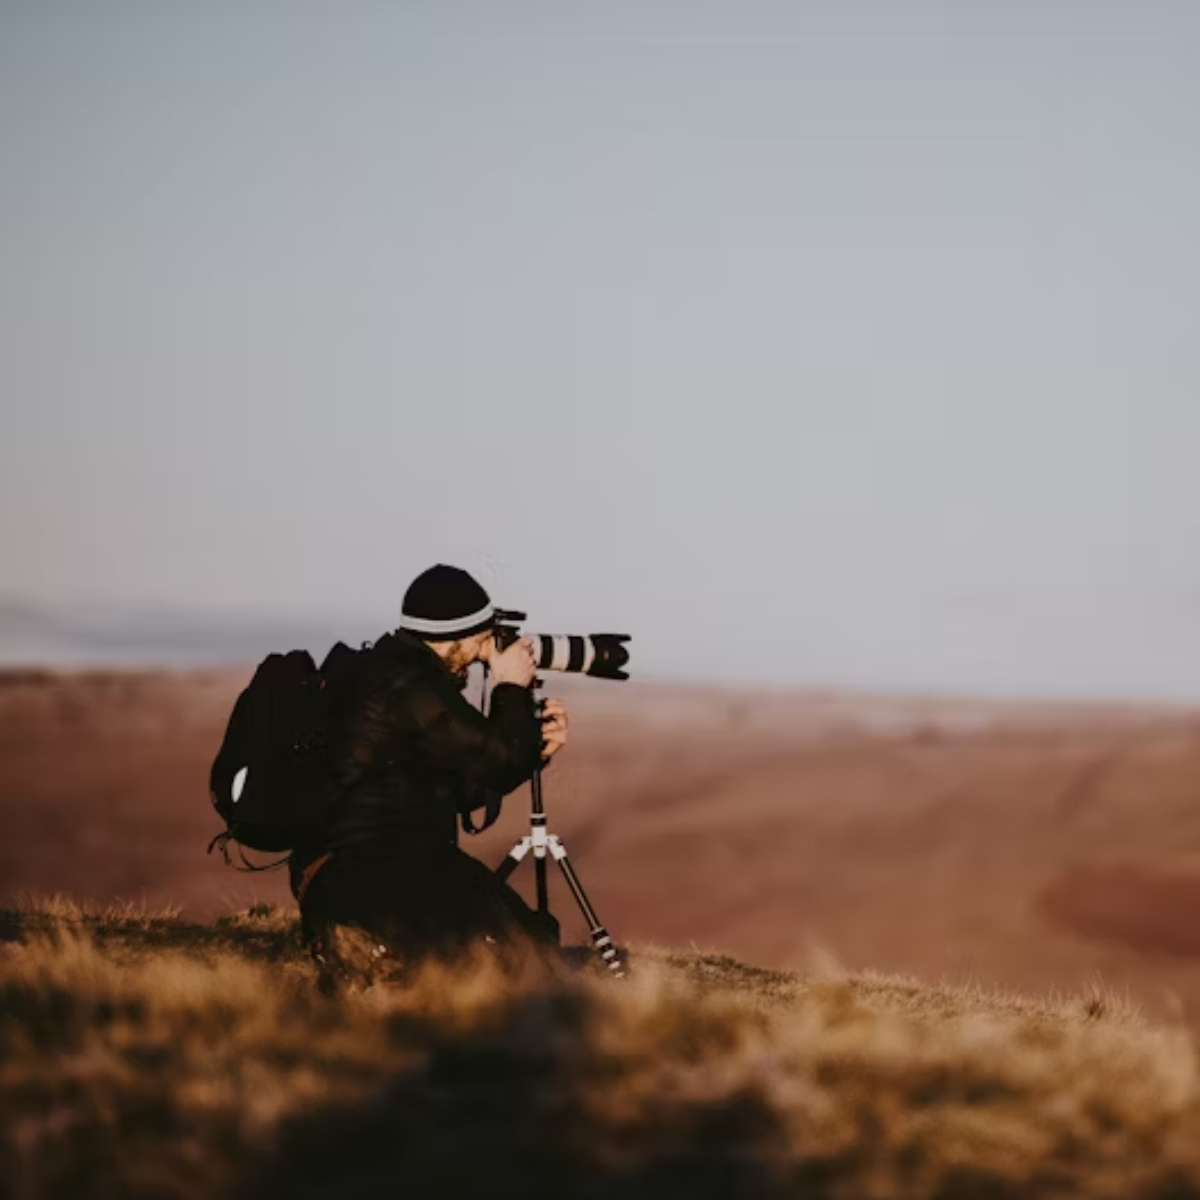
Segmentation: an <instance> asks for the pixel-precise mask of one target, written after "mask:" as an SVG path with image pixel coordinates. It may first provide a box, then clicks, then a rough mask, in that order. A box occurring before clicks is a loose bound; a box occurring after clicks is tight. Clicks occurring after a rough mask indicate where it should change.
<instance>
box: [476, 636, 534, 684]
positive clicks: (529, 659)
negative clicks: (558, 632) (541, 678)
mask: <svg viewBox="0 0 1200 1200" xmlns="http://www.w3.org/2000/svg"><path fill="white" fill-rule="evenodd" d="M488 667H489V668H490V669H491V672H492V682H493V683H515V684H516V685H517V686H518V687H528V686H529V685H530V684H531V683H532V682H533V677H534V676H535V675H536V674H537V661H536V660H535V659H534V657H533V643H532V642H531V641H530V640H529V639H528V638H521V639H520V640H519V641H516V642H513V644H512V645H511V646H509V648H508V649H507V650H501V651H500V652H499V653H498V654H497V653H495V652H494V651H493V653H492V654H491V655H489V656H488Z"/></svg>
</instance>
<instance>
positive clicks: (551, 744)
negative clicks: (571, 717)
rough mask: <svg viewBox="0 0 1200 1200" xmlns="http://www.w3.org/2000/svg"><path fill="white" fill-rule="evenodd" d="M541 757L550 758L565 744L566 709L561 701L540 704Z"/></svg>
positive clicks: (547, 701) (548, 701)
mask: <svg viewBox="0 0 1200 1200" xmlns="http://www.w3.org/2000/svg"><path fill="white" fill-rule="evenodd" d="M542 738H543V739H544V748H543V750H542V755H543V757H545V758H552V757H553V756H554V755H555V754H557V753H558V752H559V751H560V750H561V749H562V748H563V747H564V746H565V745H566V744H567V708H566V705H565V704H563V702H562V701H561V700H545V701H543V702H542Z"/></svg>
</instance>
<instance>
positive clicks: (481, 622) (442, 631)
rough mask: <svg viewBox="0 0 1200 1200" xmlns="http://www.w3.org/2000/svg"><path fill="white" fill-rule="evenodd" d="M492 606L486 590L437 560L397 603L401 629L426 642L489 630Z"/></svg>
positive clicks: (464, 573)
mask: <svg viewBox="0 0 1200 1200" xmlns="http://www.w3.org/2000/svg"><path fill="white" fill-rule="evenodd" d="M494 622H495V609H494V608H493V607H492V601H491V599H490V598H489V596H488V594H487V592H485V591H484V590H483V588H481V587H480V586H479V584H478V583H476V582H475V580H474V579H472V578H471V576H470V575H468V574H467V573H466V571H460V570H459V569H458V567H448V566H446V564H445V563H438V564H437V566H435V567H430V568H429V570H428V571H422V572H421V574H420V575H418V576H417V577H416V579H414V580H413V581H412V584H411V585H410V586H409V589H408V591H407V592H405V593H404V602H403V603H402V604H401V605H400V628H401V629H407V630H408V631H409V632H410V633H415V634H418V635H419V636H420V637H421V638H423V639H424V640H425V641H427V642H447V641H452V640H453V639H454V638H464V637H470V636H471V635H472V634H474V633H482V632H483V631H484V630H485V629H490V628H491V627H492V625H493V624H494Z"/></svg>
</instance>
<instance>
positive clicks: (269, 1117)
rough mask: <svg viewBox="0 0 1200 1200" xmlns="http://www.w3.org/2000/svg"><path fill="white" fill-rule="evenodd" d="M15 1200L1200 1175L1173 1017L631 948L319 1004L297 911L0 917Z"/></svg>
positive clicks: (1159, 1194) (751, 1190) (852, 1188)
mask: <svg viewBox="0 0 1200 1200" xmlns="http://www.w3.org/2000/svg"><path fill="white" fill-rule="evenodd" d="M0 931H2V936H3V938H4V942H3V944H2V945H0V1129H3V1131H4V1133H3V1136H2V1139H0V1196H4V1197H13V1198H14V1200H16V1198H18V1197H20V1198H21V1200H43V1198H50V1197H68V1196H70V1197H75V1196H89V1197H96V1198H99V1200H104V1198H107V1197H114V1198H115V1197H118V1196H119V1197H168V1198H179V1200H184V1198H187V1200H192V1198H197V1197H209V1196H213V1197H215V1196H222V1197H224V1196H244V1197H247V1198H249V1197H256V1198H258V1197H268V1198H269V1197H279V1198H283V1197H288V1198H289V1200H293V1198H294V1200H304V1198H306V1197H317V1196H322V1197H323V1196H328V1195H337V1196H338V1197H339V1200H365V1198H367V1197H376V1196H388V1197H391V1196H395V1195H399V1194H404V1195H406V1196H418V1197H425V1196H429V1197H453V1196H477V1195H482V1194H499V1195H520V1196H523V1197H529V1198H540V1197H551V1196H553V1197H556V1198H558V1197H571V1196H587V1197H600V1196H604V1197H610V1196H611V1197H630V1198H633V1197H638V1198H641V1197H654V1198H655V1200H659V1198H661V1197H672V1196H684V1195H686V1196H688V1197H689V1198H692V1200H694V1198H701V1200H702V1198H704V1197H710V1196H711V1197H716V1196H722V1197H724V1196H730V1195H752V1196H756V1197H757V1196H762V1197H783V1196H793V1197H805V1198H821V1197H838V1198H846V1200H850V1198H855V1200H858V1198H862V1197H869V1198H878V1200H891V1198H895V1200H901V1198H907V1197H913V1198H916V1197H940V1198H944V1200H948V1198H951V1197H988V1198H992V1197H998V1198H1002V1197H1014V1198H1015V1197H1022V1198H1026V1197H1064V1196H1078V1197H1113V1198H1114V1200H1115V1198H1117V1197H1122V1198H1129V1200H1133V1198H1137V1197H1147V1198H1148V1197H1155V1198H1156V1200H1167V1198H1168V1197H1171V1198H1176V1200H1181V1198H1184V1197H1192V1196H1196V1197H1200V1089H1198V1086H1197V1069H1196V1054H1195V1047H1194V1045H1193V1042H1192V1039H1191V1037H1190V1035H1189V1034H1188V1032H1187V1031H1186V1030H1185V1029H1183V1028H1160V1027H1155V1026H1151V1025H1148V1024H1147V1023H1145V1022H1144V1021H1143V1020H1142V1019H1141V1018H1140V1016H1139V1015H1138V1014H1137V1012H1136V1011H1135V1010H1133V1009H1132V1007H1131V1006H1130V1005H1128V1003H1127V1002H1126V1001H1124V1000H1123V999H1122V998H1121V997H1117V996H1113V995H1112V994H1110V993H1109V992H1108V991H1107V990H1106V989H1105V988H1104V987H1103V985H1102V984H1100V983H1099V982H1098V983H1097V985H1096V987H1095V988H1094V989H1092V991H1091V992H1090V993H1089V994H1087V995H1085V996H1082V997H1058V998H1054V997H1052V998H1049V999H1045V1000H1036V999H1031V998H1025V997H1019V996H1010V995H1002V994H995V993H988V992H984V991H982V990H980V989H977V988H970V987H952V986H930V985H927V984H923V983H921V982H919V981H916V980H911V979H898V978H894V977H888V976H882V975H874V974H857V975H855V974H849V973H846V974H842V973H837V974H834V975H832V976H831V977H827V976H826V975H818V976H815V977H810V978H805V977H801V976H797V975H790V974H785V973H782V972H776V971H765V970H761V969H758V968H754V967H748V966H746V965H744V964H741V963H738V962H736V961H735V960H733V959H730V958H728V957H723V956H720V955H717V954H709V953H691V954H680V953H678V952H674V951H664V950H655V949H653V948H643V949H642V951H641V952H640V953H638V954H637V955H636V956H635V959H634V968H635V969H634V973H633V975H632V977H631V978H630V980H628V981H627V982H626V983H624V984H622V983H618V982H616V981H612V980H608V979H604V978H601V977H599V976H598V975H597V974H594V973H589V972H580V973H578V974H576V975H574V976H572V977H564V978H555V979H546V978H544V977H543V978H540V979H528V978H527V979H516V978H513V977H512V976H511V975H508V974H502V973H500V972H499V971H498V969H497V968H496V967H495V966H494V965H493V964H490V963H487V962H483V961H479V962H474V963H462V964H456V965H455V966H454V967H448V966H441V967H430V968H428V969H426V970H424V971H422V972H419V973H418V974H416V975H415V976H414V977H413V978H412V979H411V980H409V981H408V982H406V983H404V984H403V985H400V986H394V987H389V988H373V989H371V990H369V991H367V992H365V993H363V994H361V995H350V996H345V997H343V998H342V999H341V1000H330V999H327V998H325V997H323V996H321V995H320V994H318V992H317V991H316V989H315V987H314V986H313V975H312V970H311V967H310V966H309V964H308V962H307V960H306V958H305V956H304V954H303V951H302V948H301V946H300V943H299V938H298V936H297V931H296V928H295V924H294V919H293V917H292V916H291V915H290V914H288V913H284V912H279V911H277V910H273V909H269V908H266V907H258V908H256V909H254V910H252V911H251V912H249V913H245V914H241V915H239V916H237V917H231V918H228V919H226V920H224V921H222V922H218V923H217V924H216V925H212V926H198V925H191V924H188V923H186V922H184V921H183V920H182V919H181V918H180V916H179V914H178V913H173V912H171V913H163V914H155V913H147V912H145V911H144V910H140V909H137V908H134V907H123V908H119V909H107V910H103V911H101V910H96V909H91V908H88V907H87V906H79V905H76V904H73V903H71V902H69V901H66V900H64V899H62V898H57V897H56V898H51V899H49V900H44V901H37V900H32V899H31V900H27V901H26V902H25V903H24V904H23V906H21V907H20V908H18V909H14V910H11V911H8V912H5V913H3V914H0Z"/></svg>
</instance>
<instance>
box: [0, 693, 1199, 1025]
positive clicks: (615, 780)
mask: <svg viewBox="0 0 1200 1200" xmlns="http://www.w3.org/2000/svg"><path fill="white" fill-rule="evenodd" d="M247 678H248V673H247V672H246V671H243V670H222V671H205V672H191V673H180V674H171V673H165V672H164V673H154V674H125V673H116V672H107V673H105V672H96V673H80V674H63V675H59V674H55V673H51V672H37V671H10V672H7V673H5V674H3V675H0V807H2V814H3V822H4V829H5V836H4V838H3V839H0V897H11V896H13V895H15V894H16V893H18V892H22V891H35V892H41V893H47V892H66V893H69V894H71V895H72V896H75V897H84V898H90V899H94V900H96V901H99V902H109V901H112V900H115V899H119V898H120V899H127V900H134V901H137V902H139V903H144V904H146V905H148V906H150V907H151V908H158V907H162V906H165V905H178V906H181V907H182V909H183V912H184V914H185V915H186V916H187V917H188V918H189V919H207V918H212V917H214V916H217V915H220V914H228V913H230V912H233V911H236V910H241V909H246V908H248V907H249V906H250V905H251V904H253V903H255V902H269V903H274V904H278V905H281V906H284V907H287V906H288V905H289V904H290V897H289V896H288V893H287V889H286V886H285V883H284V881H283V879H282V878H281V876H280V875H279V874H262V875H241V874H237V873H235V872H233V871H231V870H230V869H229V868H227V867H226V866H225V865H224V864H223V863H222V862H221V861H220V859H219V857H218V856H217V855H215V854H214V855H211V856H208V855H206V854H205V846H206V845H207V843H208V841H209V839H210V838H211V837H212V836H213V834H215V833H216V832H217V831H218V829H219V825H218V823H217V821H216V820H215V816H214V814H213V813H212V811H211V809H210V806H209V803H208V799H207V794H206V777H207V769H208V763H209V761H210V759H211V757H212V754H213V752H214V750H215V748H216V746H217V744H218V742H219V739H220V736H221V733H222V731H223V728H224V723H225V720H226V718H227V716H228V713H229V709H230V707H231V705H232V702H233V699H234V698H235V696H236V694H237V692H238V690H239V688H240V687H242V686H243V685H244V683H245V682H246V679H247ZM548 690H549V691H551V692H552V693H557V694H561V695H563V696H565V697H566V698H567V699H568V701H569V703H570V705H571V711H572V716H573V724H572V743H571V746H570V747H569V748H568V750H567V751H566V752H565V753H564V754H563V755H562V757H561V758H560V759H559V760H558V761H557V762H556V763H555V764H554V766H553V767H552V768H551V769H550V770H549V771H548V772H547V775H546V793H547V799H548V804H549V808H550V813H551V823H552V829H553V830H554V831H556V832H558V833H560V834H561V835H562V836H563V838H564V840H565V842H566V845H567V847H568V849H569V850H570V852H571V855H572V858H573V860H574V861H575V863H576V865H577V867H578V869H579V870H580V872H581V874H582V876H583V879H584V882H585V884H586V885H587V887H588V889H589V892H590V893H591V894H592V897H593V899H594V901H595V903H596V905H597V907H598V909H599V911H600V913H601V916H602V917H603V918H604V920H605V921H606V923H607V924H608V925H609V926H610V928H611V929H612V930H613V931H614V932H615V933H616V934H617V936H618V937H619V938H620V939H621V940H625V941H634V942H643V943H644V942H655V943H659V944H665V945H671V946H678V947H688V946H698V947H702V948H706V949H708V948H715V949H718V950H720V951H722V952H727V953H729V954H732V955H735V956H736V957H738V958H739V959H742V960H745V961H747V962H751V963H757V964H762V965H764V966H769V967H776V968H783V969H805V968H807V967H810V966H811V965H813V964H814V963H818V964H827V963H830V962H836V963H838V964H840V965H841V966H843V967H845V968H846V969H850V970H866V969H870V970H878V971H883V972H901V973H905V974H915V975H919V976H921V977H923V978H926V979H929V980H931V981H938V980H947V981H950V982H966V983H970V982H975V983H979V984H981V985H983V986H986V987H992V986H999V987H1004V988H1014V989H1022V990H1026V991H1035V992H1048V991H1052V990H1054V989H1059V990H1061V991H1064V992H1075V991H1078V990H1079V989H1081V988H1086V987H1088V986H1091V985H1093V984H1094V983H1096V982H1097V981H1099V983H1100V984H1101V985H1102V986H1105V987H1109V988H1112V989H1115V990H1116V992H1118V993H1121V994H1128V995H1129V996H1130V997H1132V998H1133V999H1135V1000H1136V1001H1137V1002H1139V1003H1140V1004H1141V1005H1142V1006H1143V1007H1144V1008H1145V1009H1146V1011H1148V1012H1150V1013H1177V1012H1182V1013H1183V1014H1184V1015H1185V1016H1190V1014H1191V1013H1192V1012H1193V1010H1195V1009H1196V1006H1198V1005H1200V935H1197V933H1196V923H1195V921H1194V918H1193V916H1192V914H1193V912H1194V911H1195V910H1196V906H1197V903H1198V902H1200V713H1197V712H1195V711H1189V710H1183V709H1171V708H1139V707H1134V706H1126V707H1117V706H1109V707H1101V706H1083V705H1075V706H1070V705H1048V704H1042V705H1020V704H1000V703H983V702H974V701H969V700H963V701H953V700H937V701H933V700H920V699H913V700H900V699H873V698H866V697H845V696H835V695H830V696H821V695H796V694H790V693H787V692H782V691H771V690H769V689H759V690H751V689H736V688H717V687H680V686H665V685H652V684H639V683H627V684H612V683H605V682H602V681H592V680H579V679H573V678H555V679H553V680H552V686H551V687H550V688H549V689H548ZM525 811H526V810H525V798H524V796H523V795H522V794H521V793H518V794H516V795H515V796H513V797H512V798H510V800H509V801H508V802H507V804H506V811H505V814H504V816H503V817H502V819H501V822H500V823H499V825H498V826H497V827H496V828H495V829H494V830H492V831H490V832H489V833H488V834H486V835H485V836H483V837H482V838H478V839H474V840H473V841H472V844H471V846H470V848H471V849H472V850H473V851H476V852H478V853H479V855H480V856H481V857H483V858H484V859H485V860H486V861H489V862H497V861H499V859H500V858H501V856H502V855H503V853H504V852H505V850H506V849H507V847H508V846H509V845H510V844H511V843H512V842H513V841H514V840H515V839H516V838H517V837H519V836H520V835H521V833H522V832H523V828H524V815H525ZM529 870H530V868H529V867H527V866H525V867H522V868H521V871H520V872H519V873H518V879H519V880H521V881H522V883H521V886H522V887H523V888H526V889H527V888H528V882H529V880H528V875H527V872H528V871H529ZM555 906H556V911H558V912H559V914H560V915H561V916H563V917H564V918H565V925H566V929H567V932H568V933H569V934H570V935H571V936H572V937H575V938H578V937H581V936H582V926H581V923H580V922H579V921H578V919H577V915H576V914H575V913H574V912H573V911H572V910H571V908H570V901H569V898H568V897H567V895H566V893H565V889H558V890H557V891H556V892H555Z"/></svg>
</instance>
